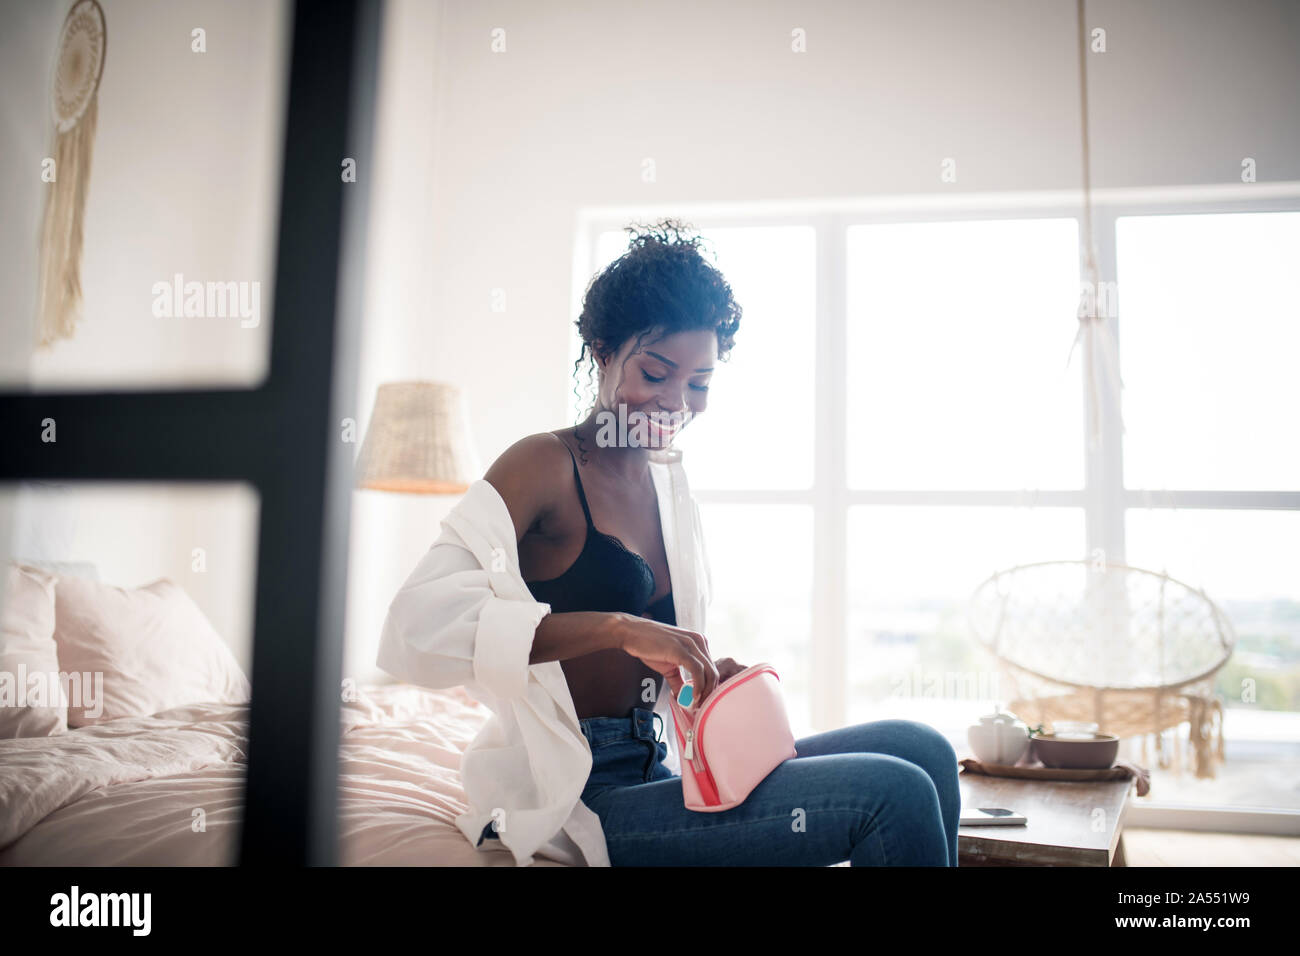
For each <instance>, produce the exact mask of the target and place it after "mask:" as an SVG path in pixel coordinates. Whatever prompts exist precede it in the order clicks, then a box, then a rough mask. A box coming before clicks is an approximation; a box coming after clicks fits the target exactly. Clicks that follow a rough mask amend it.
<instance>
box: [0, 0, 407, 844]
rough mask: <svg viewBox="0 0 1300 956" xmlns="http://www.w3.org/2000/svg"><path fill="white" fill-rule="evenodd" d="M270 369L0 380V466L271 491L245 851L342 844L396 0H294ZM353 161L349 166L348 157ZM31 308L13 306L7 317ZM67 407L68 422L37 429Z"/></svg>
mask: <svg viewBox="0 0 1300 956" xmlns="http://www.w3.org/2000/svg"><path fill="white" fill-rule="evenodd" d="M292 21H293V23H292V37H293V41H292V51H291V53H290V67H289V86H288V98H287V103H286V110H285V117H286V118H285V128H284V149H283V153H282V160H281V162H282V169H283V171H282V176H281V189H280V210H279V231H278V241H277V252H276V266H275V292H274V311H273V314H272V317H271V355H270V362H269V374H268V376H267V379H266V381H264V382H263V383H262V384H261V385H260V386H259V387H258V388H256V389H219V388H217V389H206V390H192V391H143V392H122V391H80V392H57V393H56V392H31V391H27V392H15V391H8V392H4V393H0V427H3V429H4V432H3V434H4V436H5V446H6V447H5V453H4V455H3V456H0V480H2V481H8V482H14V481H23V480H27V479H38V480H49V479H57V480H70V481H110V480H111V481H176V482H199V481H202V482H209V481H245V482H248V483H249V484H251V485H253V486H254V487H256V489H257V491H258V493H259V495H260V508H259V511H260V514H259V532H258V542H257V591H256V610H255V615H254V628H253V666H252V674H251V679H252V685H253V697H252V702H251V706H250V713H249V728H248V732H249V747H248V775H247V781H246V788H245V802H244V817H243V830H242V835H241V842H240V852H239V861H240V863H241V864H292V865H325V866H330V865H335V864H337V863H338V856H339V853H338V819H337V817H338V814H337V805H338V793H337V790H338V746H339V717H340V714H339V704H340V699H341V681H342V658H343V616H344V600H345V594H346V582H347V554H348V551H347V545H348V520H349V514H350V504H351V490H352V484H353V450H352V445H351V444H350V443H349V442H346V441H344V438H343V431H342V424H341V423H342V420H343V419H344V418H349V417H352V418H355V411H354V410H355V407H356V383H357V353H358V345H359V341H360V330H361V309H362V277H363V274H364V266H365V261H364V260H365V225H366V221H367V215H368V205H369V195H368V192H369V178H370V171H371V170H372V169H373V165H372V164H371V162H370V158H371V140H372V134H373V125H374V124H373V119H374V106H375V94H376V81H377V61H378V55H379V32H380V28H381V21H382V0H321V2H313V0H299V2H298V3H297V4H296V5H295V9H294V11H293V13H292ZM345 158H351V159H353V160H355V162H356V171H357V173H356V180H355V182H344V181H343V176H342V173H341V171H342V163H343V161H344V159H345ZM17 318H18V317H16V316H12V315H11V316H9V320H10V321H15V320H16V319H17ZM46 419H53V420H54V422H55V423H56V428H57V433H56V435H57V441H53V442H46V441H43V440H42V431H43V429H44V427H45V426H44V425H43V422H45V420H46Z"/></svg>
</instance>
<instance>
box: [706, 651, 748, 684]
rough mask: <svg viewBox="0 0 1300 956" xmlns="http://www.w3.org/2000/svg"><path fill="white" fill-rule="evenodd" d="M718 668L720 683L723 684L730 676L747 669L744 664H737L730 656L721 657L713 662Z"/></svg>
mask: <svg viewBox="0 0 1300 956" xmlns="http://www.w3.org/2000/svg"><path fill="white" fill-rule="evenodd" d="M713 663H714V664H715V665H716V666H717V668H718V683H719V684H721V683H722V682H723V681H724V680H727V679H728V678H731V677H735V676H736V675H737V674H739V673H740V672H741V671H743V670H744V669H745V665H744V664H737V663H736V662H735V661H733V660H732V659H731V658H730V657H719V658H718V659H717V660H716V661H714V662H713Z"/></svg>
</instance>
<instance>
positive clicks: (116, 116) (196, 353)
mask: <svg viewBox="0 0 1300 956" xmlns="http://www.w3.org/2000/svg"><path fill="white" fill-rule="evenodd" d="M101 4H102V6H103V8H104V14H105V20H106V24H107V36H108V44H107V55H106V57H105V64H104V72H103V78H102V81H101V85H100V89H99V99H98V109H99V117H98V125H97V129H96V134H95V140H94V153H93V159H92V163H91V173H90V189H89V194H88V199H87V203H86V211H85V249H84V254H83V258H82V269H81V278H82V290H83V294H84V300H85V308H84V314H83V316H82V318H81V320H80V322H79V324H78V328H77V331H76V334H75V336H74V337H72V338H71V339H63V340H60V341H58V342H56V343H54V344H53V345H52V346H51V347H49V348H48V349H44V350H40V351H35V352H34V351H33V341H34V329H35V310H36V279H37V275H38V258H37V239H38V236H39V227H40V222H41V215H42V213H43V209H44V202H45V193H46V191H47V190H48V189H49V188H50V187H49V186H48V185H46V184H45V183H43V182H42V181H41V178H40V172H41V160H42V159H43V158H44V157H46V156H48V155H51V152H52V143H53V139H52V135H53V131H52V123H51V121H50V118H49V116H50V108H49V102H50V77H51V71H52V69H53V63H54V55H55V49H56V44H57V40H58V35H59V29H60V26H61V24H62V22H63V17H64V15H65V14H66V12H67V10H68V8H69V7H70V3H62V2H61V3H35V2H26V0H3V2H0V19H2V21H3V23H4V27H3V29H0V76H3V79H4V82H3V83H0V124H3V131H4V135H3V137H0V222H2V223H3V228H2V229H0V290H2V291H3V295H2V296H0V308H3V321H0V383H2V384H3V386H4V387H6V388H12V387H19V386H29V387H33V388H37V389H59V390H64V389H73V390H76V389H82V388H87V387H92V386H99V387H106V388H119V387H129V388H141V387H166V388H172V387H191V386H196V385H202V384H217V383H220V384H227V385H240V384H243V385H252V384H256V383H257V382H258V381H260V380H261V379H262V378H263V377H264V374H265V368H266V359H267V355H268V347H269V342H270V336H269V332H270V322H271V296H272V294H273V291H274V290H273V285H272V281H271V280H272V278H273V272H274V270H273V265H274V258H273V256H274V239H275V221H276V212H277V208H276V207H277V203H278V194H279V176H280V149H281V135H282V129H283V118H282V117H283V99H284V87H285V76H286V66H287V59H286V55H285V40H286V37H287V26H288V22H287V17H286V14H287V10H288V5H287V4H286V3H284V2H266V0H223V2H221V3H212V2H202V0H165V2H164V0H101ZM195 28H202V29H204V30H205V31H206V38H205V39H206V46H207V51H206V52H205V53H195V52H192V50H191V31H192V30H193V29H195ZM177 272H180V273H182V274H183V275H184V276H185V277H186V279H187V280H190V279H193V280H198V281H209V280H213V281H225V280H235V281H246V282H260V283H261V286H260V293H261V300H262V315H263V320H262V322H261V324H260V325H259V326H258V327H256V328H243V327H241V325H240V320H239V319H237V318H226V319H221V318H211V319H198V318H191V319H160V318H156V317H154V315H153V311H152V308H151V306H152V302H153V292H152V288H153V284H154V283H155V282H158V281H166V280H169V279H170V278H171V277H172V276H173V275H174V274H175V273H177ZM59 489H62V490H63V493H57V492H58V490H59ZM53 492H54V493H53V494H51V493H37V488H36V487H33V486H27V487H23V488H19V487H18V486H15V485H6V486H4V487H3V488H0V535H2V537H0V551H4V550H6V549H7V550H9V551H10V552H11V553H14V554H17V555H18V556H20V557H26V558H50V559H58V560H69V561H92V562H94V563H95V564H96V565H97V566H98V567H99V571H100V575H101V577H102V579H103V580H105V581H106V582H108V583H110V584H115V585H119V586H126V587H134V586H139V585H142V584H147V583H149V582H150V581H152V580H155V579H156V578H158V577H164V576H165V577H171V578H172V579H173V580H175V581H176V582H177V583H179V584H181V585H182V586H184V587H185V589H186V590H187V591H188V592H189V593H190V594H191V596H193V597H194V599H195V601H196V602H197V603H198V604H199V606H200V607H201V608H202V609H203V610H204V612H205V613H206V614H207V616H208V617H209V618H210V619H211V620H212V622H213V625H214V626H215V627H216V628H217V630H218V631H219V632H220V633H221V634H222V635H223V637H225V638H226V640H227V641H228V642H229V643H230V644H231V646H232V648H233V649H234V651H235V654H236V657H237V658H238V659H239V661H240V663H241V664H242V665H243V666H244V667H245V669H246V670H247V669H248V668H249V667H250V660H251V657H250V648H251V625H252V595H253V584H254V581H255V578H254V572H255V551H256V530H257V526H256V515H257V502H256V495H255V494H253V493H252V492H251V491H249V490H248V489H246V488H241V487H240V486H235V485H215V486H213V485H192V486H189V485H179V484H178V485H159V484H131V485H126V486H122V487H112V486H107V485H97V486H92V487H86V486H80V485H70V484H67V483H55V484H54V486H53ZM52 498H53V500H55V501H58V502H59V504H58V505H53V504H51V499H52ZM196 547H200V548H203V549H204V551H205V552H206V555H207V571H206V572H203V573H198V572H195V571H193V570H192V569H191V568H192V561H191V554H192V550H193V548H196Z"/></svg>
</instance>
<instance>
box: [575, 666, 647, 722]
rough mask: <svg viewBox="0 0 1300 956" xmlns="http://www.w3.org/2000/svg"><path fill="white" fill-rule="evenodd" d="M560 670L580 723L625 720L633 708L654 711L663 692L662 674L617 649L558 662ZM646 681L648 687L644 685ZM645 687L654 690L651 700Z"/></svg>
mask: <svg viewBox="0 0 1300 956" xmlns="http://www.w3.org/2000/svg"><path fill="white" fill-rule="evenodd" d="M560 667H562V668H563V669H564V678H565V680H567V681H568V683H569V693H570V694H571V695H572V696H573V707H574V709H575V710H576V711H577V712H578V719H579V720H586V719H587V718H589V717H626V716H627V715H628V712H629V711H630V710H631V709H632V708H633V707H641V708H644V709H645V710H653V709H654V706H655V701H657V700H658V699H659V692H660V691H661V690H662V689H663V681H664V679H663V675H662V674H660V673H659V672H658V671H656V670H652V669H651V668H650V667H647V666H646V665H645V664H644V663H643V662H642V661H640V660H637V658H635V657H633V656H632V655H631V654H629V653H628V652H627V651H622V650H619V649H618V648H611V649H608V650H603V651H595V652H593V653H591V654H584V655H582V656H581V657H571V658H569V659H568V660H566V661H560ZM647 679H649V680H650V681H651V683H649V684H647V683H645V681H646V680H647ZM648 687H653V688H654V694H653V696H651V695H650V694H647V693H646V688H648ZM646 697H650V700H649V701H647V700H646V699H645V698H646Z"/></svg>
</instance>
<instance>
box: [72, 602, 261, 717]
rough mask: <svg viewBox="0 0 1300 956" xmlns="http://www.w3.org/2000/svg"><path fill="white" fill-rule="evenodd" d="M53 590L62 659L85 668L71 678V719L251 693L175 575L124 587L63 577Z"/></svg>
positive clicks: (243, 698) (135, 713)
mask: <svg viewBox="0 0 1300 956" xmlns="http://www.w3.org/2000/svg"><path fill="white" fill-rule="evenodd" d="M54 596H55V625H54V641H55V643H56V644H57V645H58V649H59V667H60V669H61V670H63V671H66V672H68V673H69V675H71V674H72V673H73V672H78V673H80V674H81V679H80V682H79V683H80V687H78V681H77V680H75V679H73V680H72V681H70V683H69V686H68V726H69V727H85V726H88V725H91V724H101V723H104V722H105V721H108V720H115V719H117V718H118V717H139V716H147V715H150V714H156V713H158V712H159V711H163V710H169V709H171V708H172V707H180V706H183V705H185V704H197V703H206V702H230V703H239V702H247V700H248V699H249V693H250V687H249V683H248V678H247V677H246V676H244V672H243V671H242V670H241V669H240V667H239V663H238V662H237V661H236V660H235V657H234V655H233V654H231V652H230V648H229V647H227V646H226V643H225V641H223V640H222V639H221V637H220V635H219V634H217V632H216V631H215V630H214V629H213V627H212V624H211V622H209V621H208V619H207V617H205V616H204V614H203V612H202V611H201V610H199V607H198V605H197V604H195V603H194V601H193V600H192V599H191V598H190V596H189V595H188V594H186V593H185V591H184V589H183V588H181V587H180V585H178V584H176V583H175V582H173V581H171V580H170V579H168V578H160V579H159V580H157V581H154V582H153V583H152V584H147V585H145V586H144V587H139V588H121V587H115V586H113V585H110V584H102V583H100V582H98V581H88V580H85V579H81V578H67V577H61V578H59V579H58V582H57V584H56V586H55V595H54ZM101 688H102V692H101ZM78 690H80V693H78Z"/></svg>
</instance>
